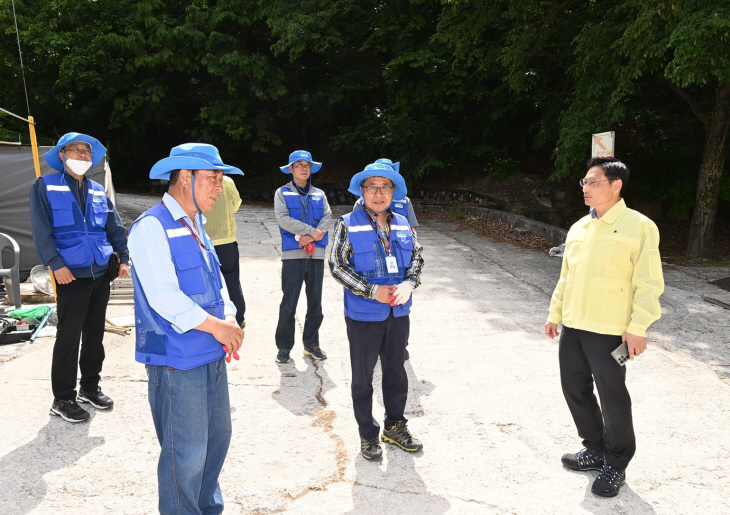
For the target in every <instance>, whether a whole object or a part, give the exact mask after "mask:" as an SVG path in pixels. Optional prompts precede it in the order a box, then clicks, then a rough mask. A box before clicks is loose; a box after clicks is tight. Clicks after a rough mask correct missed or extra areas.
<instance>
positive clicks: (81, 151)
mask: <svg viewBox="0 0 730 515" xmlns="http://www.w3.org/2000/svg"><path fill="white" fill-rule="evenodd" d="M63 151H64V152H65V153H66V154H71V155H74V156H78V157H81V156H84V155H87V156H89V157H93V156H94V152H92V151H91V150H90V149H88V148H65V149H63Z"/></svg>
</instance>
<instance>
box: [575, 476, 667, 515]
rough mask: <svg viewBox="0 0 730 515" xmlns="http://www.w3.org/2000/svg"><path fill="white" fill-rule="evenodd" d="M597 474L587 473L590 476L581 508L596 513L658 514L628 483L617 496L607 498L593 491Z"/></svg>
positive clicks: (601, 514)
mask: <svg viewBox="0 0 730 515" xmlns="http://www.w3.org/2000/svg"><path fill="white" fill-rule="evenodd" d="M596 475H597V474H586V476H587V477H589V481H588V486H587V487H586V493H585V499H584V500H583V502H581V503H580V506H581V508H583V509H584V510H586V511H588V512H590V513H593V514H595V515H603V514H606V513H631V514H634V513H636V514H652V513H653V514H656V511H654V507H653V506H652V505H651V504H649V503H648V502H646V501H645V500H643V499H642V498H641V497H639V495H638V494H637V493H636V492H634V491H633V490H632V489H631V488H629V486H628V485H624V486H622V487H621V491H620V492H619V494H618V495H617V496H616V497H612V498H605V497H599V496H598V495H596V494H594V493H593V492H591V485H592V484H593V480H594V479H595V477H596Z"/></svg>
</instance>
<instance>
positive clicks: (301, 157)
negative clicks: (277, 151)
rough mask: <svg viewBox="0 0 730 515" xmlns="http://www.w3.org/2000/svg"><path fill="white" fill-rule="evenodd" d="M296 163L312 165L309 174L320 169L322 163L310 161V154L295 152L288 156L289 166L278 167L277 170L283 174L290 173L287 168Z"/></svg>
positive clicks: (300, 151) (304, 151)
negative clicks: (302, 162)
mask: <svg viewBox="0 0 730 515" xmlns="http://www.w3.org/2000/svg"><path fill="white" fill-rule="evenodd" d="M297 161H306V162H308V163H311V164H312V169H311V173H317V172H318V171H319V169H320V168H322V163H318V162H317V161H312V154H310V153H309V152H307V151H306V150H295V151H294V152H292V153H291V154H289V164H288V165H284V166H280V167H279V170H281V171H282V172H284V173H291V172H290V171H289V167H290V166H291V165H293V164H294V163H296V162H297Z"/></svg>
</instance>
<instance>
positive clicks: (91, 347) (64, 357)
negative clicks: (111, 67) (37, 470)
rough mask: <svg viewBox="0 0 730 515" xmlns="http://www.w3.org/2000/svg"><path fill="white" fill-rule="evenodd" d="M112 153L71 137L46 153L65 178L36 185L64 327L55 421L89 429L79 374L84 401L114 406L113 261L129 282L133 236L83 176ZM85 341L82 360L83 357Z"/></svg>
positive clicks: (37, 220)
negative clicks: (108, 373)
mask: <svg viewBox="0 0 730 515" xmlns="http://www.w3.org/2000/svg"><path fill="white" fill-rule="evenodd" d="M105 155H106V148H105V147H104V145H102V144H101V143H100V142H99V140H97V139H96V138H92V137H91V136H87V135H86V134H80V133H77V132H70V133H68V134H65V135H64V136H63V137H61V139H59V140H58V144H57V145H56V146H55V147H53V148H52V149H51V150H49V151H48V152H46V155H45V159H46V162H47V163H48V165H49V166H50V167H51V168H53V169H54V170H58V173H54V174H50V175H45V176H43V177H39V178H38V179H36V181H35V183H34V184H33V188H32V190H31V194H30V213H31V223H32V227H33V240H34V241H35V247H36V252H37V253H38V259H39V260H40V261H41V263H43V265H45V266H48V267H50V268H51V270H53V275H54V278H55V282H56V295H57V299H56V302H57V309H58V311H57V312H58V328H57V332H56V343H55V344H54V346H53V361H52V365H51V387H52V389H53V397H54V400H53V405H52V406H51V415H56V416H60V417H61V418H62V419H63V420H66V421H67V422H83V421H85V420H88V419H89V413H88V412H87V411H86V410H84V409H83V408H81V406H79V405H78V403H77V402H76V401H77V395H76V370H77V368H80V369H81V380H80V382H79V386H80V388H79V392H78V401H79V402H82V403H87V402H88V403H89V404H91V405H92V406H94V407H95V408H96V409H100V410H105V409H109V408H111V407H112V406H113V405H114V401H113V400H112V399H110V398H109V397H108V396H107V395H105V394H104V393H103V392H102V391H101V388H100V387H99V381H100V379H101V376H100V373H101V368H102V364H103V363H104V343H103V339H104V323H105V318H106V306H107V303H108V301H109V284H110V282H111V281H112V280H114V279H115V277H110V276H109V273H108V271H109V258H110V256H111V255H112V253H113V252H114V251H116V252H118V253H119V256H120V258H121V265H120V266H119V272H118V277H120V278H124V277H127V276H128V275H129V268H128V266H127V262H128V260H129V254H128V252H127V232H126V229H125V228H124V224H123V223H122V219H121V218H120V217H119V213H117V210H116V208H115V207H114V204H113V203H112V202H111V200H109V199H108V198H107V196H106V194H105V192H104V188H103V187H102V185H101V184H99V183H97V182H94V181H92V180H91V179H87V178H86V176H85V175H84V174H85V173H86V172H87V171H88V170H89V168H91V175H92V177H93V175H94V166H97V165H99V164H100V163H101V162H102V161H103V159H104V156H105ZM79 340H81V356H80V357H79Z"/></svg>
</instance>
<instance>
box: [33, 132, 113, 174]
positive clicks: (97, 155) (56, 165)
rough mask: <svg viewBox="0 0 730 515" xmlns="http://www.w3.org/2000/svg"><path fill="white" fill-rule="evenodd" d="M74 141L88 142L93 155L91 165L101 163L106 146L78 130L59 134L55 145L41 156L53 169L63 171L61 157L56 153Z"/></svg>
mask: <svg viewBox="0 0 730 515" xmlns="http://www.w3.org/2000/svg"><path fill="white" fill-rule="evenodd" d="M75 141H81V142H82V143H88V144H89V146H90V147H91V152H93V155H92V156H91V166H96V165H98V164H99V163H101V161H102V159H104V156H105V155H106V147H105V146H104V145H102V144H101V142H100V141H99V140H98V139H96V138H92V137H91V136H87V135H86V134H81V133H80V132H69V133H68V134H64V135H63V136H61V139H59V140H58V143H57V144H56V146H55V147H53V148H52V149H51V150H49V151H48V152H46V153H45V155H44V156H43V157H44V158H45V159H46V163H48V166H50V167H51V168H53V169H54V170H58V171H59V172H63V162H62V161H61V158H60V157H58V153H59V152H60V151H61V150H62V149H63V147H65V146H66V145H68V144H70V143H73V142H75Z"/></svg>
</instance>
